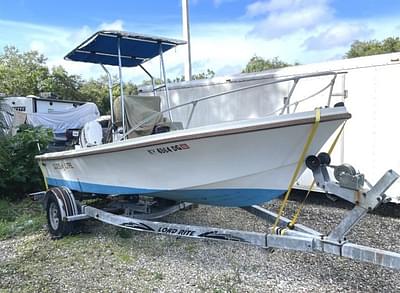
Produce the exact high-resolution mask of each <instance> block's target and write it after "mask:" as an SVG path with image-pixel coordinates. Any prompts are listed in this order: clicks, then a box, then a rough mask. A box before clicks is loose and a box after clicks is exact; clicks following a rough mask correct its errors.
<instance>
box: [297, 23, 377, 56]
mask: <svg viewBox="0 0 400 293" xmlns="http://www.w3.org/2000/svg"><path fill="white" fill-rule="evenodd" d="M373 32H374V31H373V30H372V29H369V28H368V27H367V26H366V25H365V24H361V23H360V24H356V23H334V24H333V25H332V26H331V27H329V28H328V29H326V30H324V31H322V32H321V33H319V34H318V35H316V36H312V37H309V38H308V39H306V40H305V42H304V43H303V45H304V46H305V47H306V49H307V50H328V49H332V48H335V47H344V46H346V47H349V46H350V44H351V43H352V42H353V41H355V40H357V39H364V38H368V37H369V36H371V35H372V34H373Z"/></svg>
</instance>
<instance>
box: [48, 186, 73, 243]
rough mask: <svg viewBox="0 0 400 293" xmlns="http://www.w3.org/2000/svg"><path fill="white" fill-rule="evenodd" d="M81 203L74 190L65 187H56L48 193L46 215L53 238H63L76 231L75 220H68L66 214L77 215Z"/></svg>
mask: <svg viewBox="0 0 400 293" xmlns="http://www.w3.org/2000/svg"><path fill="white" fill-rule="evenodd" d="M79 207H80V206H79V205H77V203H76V202H75V199H74V197H73V195H72V192H71V191H70V190H69V189H68V188H65V187H54V188H51V189H49V190H48V191H47V193H46V216H47V224H48V229H49V232H50V234H51V236H52V237H53V238H61V237H63V236H65V235H70V234H72V233H73V232H74V226H75V223H74V222H67V221H66V220H65V217H66V216H72V215H77V214H78V213H79V210H78V209H79Z"/></svg>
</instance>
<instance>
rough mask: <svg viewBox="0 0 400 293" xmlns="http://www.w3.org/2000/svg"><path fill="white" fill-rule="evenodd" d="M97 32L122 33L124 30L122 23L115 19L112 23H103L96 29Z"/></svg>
mask: <svg viewBox="0 0 400 293" xmlns="http://www.w3.org/2000/svg"><path fill="white" fill-rule="evenodd" d="M98 29H99V30H116V31H123V30H124V22H123V21H122V20H120V19H117V20H115V21H113V22H103V23H102V24H100V25H99V27H98Z"/></svg>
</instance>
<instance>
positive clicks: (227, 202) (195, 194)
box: [47, 178, 285, 207]
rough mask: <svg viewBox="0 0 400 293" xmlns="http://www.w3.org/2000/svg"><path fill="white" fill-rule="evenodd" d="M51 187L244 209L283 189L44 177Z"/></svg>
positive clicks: (266, 199)
mask: <svg viewBox="0 0 400 293" xmlns="http://www.w3.org/2000/svg"><path fill="white" fill-rule="evenodd" d="M47 182H48V184H49V185H51V186H66V187H68V188H70V189H71V190H75V191H80V192H87V193H96V194H148V195H149V196H155V197H162V198H167V199H171V200H176V201H187V202H192V203H200V204H207V205H216V206H227V207H243V206H250V205H255V204H261V203H264V202H268V201H270V200H272V199H274V198H277V197H279V196H280V195H282V194H283V193H284V192H285V190H276V189H257V188H221V189H220V188H218V189H180V190H159V189H143V188H132V187H122V186H113V185H103V184H94V183H85V182H78V181H70V180H63V179H55V178H47Z"/></svg>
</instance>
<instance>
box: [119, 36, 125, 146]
mask: <svg viewBox="0 0 400 293" xmlns="http://www.w3.org/2000/svg"><path fill="white" fill-rule="evenodd" d="M118 74H119V86H120V89H121V116H122V134H123V140H125V139H126V137H125V133H126V129H125V99H124V84H123V81H122V60H121V37H118Z"/></svg>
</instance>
